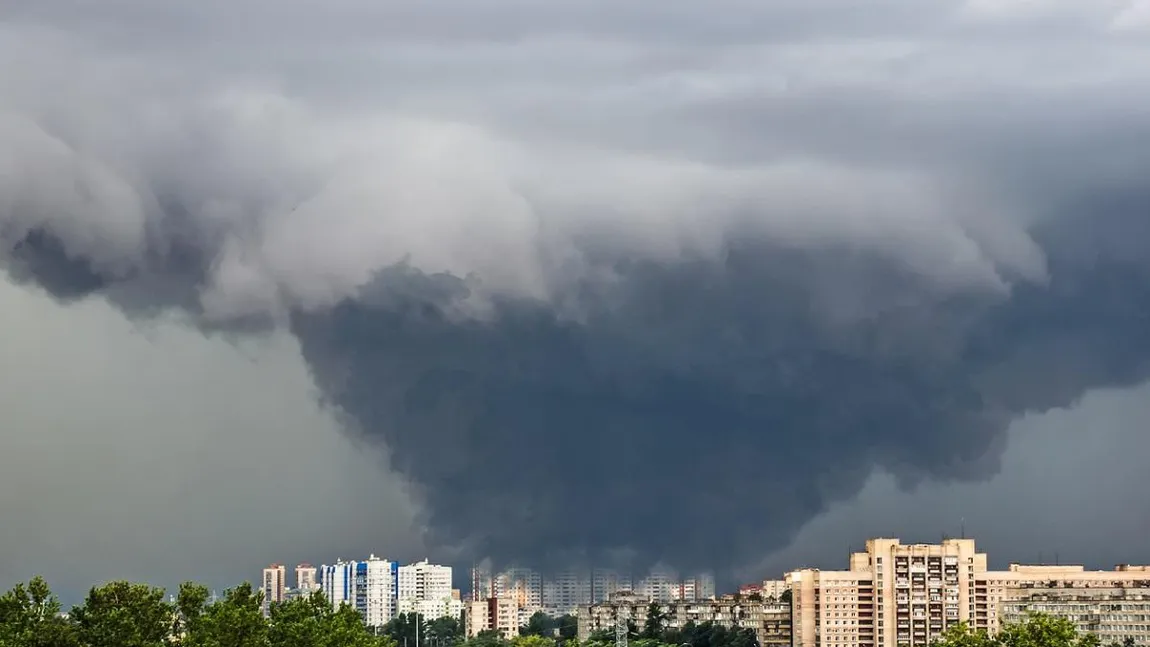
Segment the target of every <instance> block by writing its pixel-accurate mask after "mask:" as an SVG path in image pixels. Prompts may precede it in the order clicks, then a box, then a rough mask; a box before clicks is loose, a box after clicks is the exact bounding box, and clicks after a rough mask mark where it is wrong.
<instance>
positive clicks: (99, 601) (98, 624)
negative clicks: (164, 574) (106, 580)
mask: <svg viewBox="0 0 1150 647" xmlns="http://www.w3.org/2000/svg"><path fill="white" fill-rule="evenodd" d="M71 615H72V619H73V621H74V622H75V625H76V631H77V633H78V634H79V638H80V642H81V643H82V644H84V645H85V647H166V645H167V644H168V638H169V636H170V635H171V631H172V626H173V624H174V620H175V617H176V614H175V608H174V607H173V605H170V604H168V603H167V602H165V601H164V590H163V589H159V588H154V587H151V586H148V585H146V584H132V583H129V582H112V583H110V584H105V585H104V586H101V587H95V588H93V589H92V590H91V591H89V592H88V597H87V598H86V599H85V600H84V602H83V603H81V604H80V605H78V606H76V607H75V608H73V609H72V614H71Z"/></svg>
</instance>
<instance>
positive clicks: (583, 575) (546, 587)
mask: <svg viewBox="0 0 1150 647" xmlns="http://www.w3.org/2000/svg"><path fill="white" fill-rule="evenodd" d="M586 604H591V571H590V570H579V569H569V570H565V571H560V572H558V573H555V574H553V575H551V576H549V577H546V578H544V579H543V610H544V611H546V612H547V613H548V614H550V615H552V616H560V615H563V614H565V613H574V611H575V609H577V608H579V607H580V606H582V605H586Z"/></svg>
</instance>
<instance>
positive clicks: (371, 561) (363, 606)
mask: <svg viewBox="0 0 1150 647" xmlns="http://www.w3.org/2000/svg"><path fill="white" fill-rule="evenodd" d="M398 567H399V565H398V564H397V563H396V562H393V561H390V560H386V559H381V558H379V557H376V556H375V555H372V556H370V557H368V558H367V560H366V561H362V562H358V563H357V564H356V610H358V611H359V613H360V615H362V616H363V621H364V623H366V624H367V626H369V627H382V626H383V625H385V624H387V623H388V622H389V621H391V619H392V618H394V617H395V611H396V594H397V586H398V581H399V577H398Z"/></svg>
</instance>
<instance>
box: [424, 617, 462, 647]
mask: <svg viewBox="0 0 1150 647" xmlns="http://www.w3.org/2000/svg"><path fill="white" fill-rule="evenodd" d="M423 635H424V637H425V638H426V639H427V644H428V647H449V646H450V645H457V644H459V643H460V642H462V640H463V623H461V622H460V621H459V618H452V617H450V616H443V617H440V618H435V619H433V620H429V621H427V624H426V625H425V628H424V630H423Z"/></svg>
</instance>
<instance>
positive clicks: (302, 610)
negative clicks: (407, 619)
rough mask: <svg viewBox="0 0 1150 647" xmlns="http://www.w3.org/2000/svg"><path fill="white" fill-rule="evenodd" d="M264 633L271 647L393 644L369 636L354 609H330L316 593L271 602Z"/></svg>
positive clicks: (386, 638)
mask: <svg viewBox="0 0 1150 647" xmlns="http://www.w3.org/2000/svg"><path fill="white" fill-rule="evenodd" d="M267 635H268V642H269V643H270V644H271V645H273V646H274V647H396V642H395V641H394V640H393V639H392V638H391V637H390V636H386V635H382V636H376V635H373V634H372V632H371V630H369V629H368V628H367V626H365V625H364V624H363V620H362V618H360V615H359V612H357V611H356V610H355V609H353V608H352V607H350V606H348V605H342V606H340V608H339V609H338V610H333V609H332V606H331V603H330V602H328V600H327V599H326V598H325V597H324V596H323V594H322V593H319V592H315V593H313V594H312V595H310V596H308V597H306V598H297V599H294V600H289V601H288V602H284V603H282V604H276V605H272V607H271V617H270V618H269V620H268V634H267Z"/></svg>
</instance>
